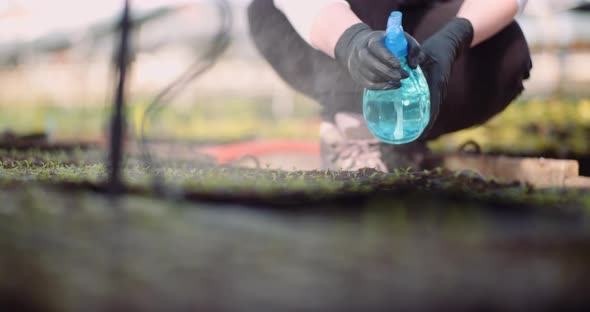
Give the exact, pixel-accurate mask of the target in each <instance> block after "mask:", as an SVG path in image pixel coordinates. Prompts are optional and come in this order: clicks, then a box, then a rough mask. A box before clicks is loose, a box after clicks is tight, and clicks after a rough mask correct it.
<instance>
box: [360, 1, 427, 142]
mask: <svg viewBox="0 0 590 312" xmlns="http://www.w3.org/2000/svg"><path fill="white" fill-rule="evenodd" d="M385 46H386V47H387V48H388V49H389V50H390V51H391V53H393V54H394V55H395V56H396V57H397V58H399V60H400V61H401V63H402V67H403V69H404V70H406V71H407V72H408V73H409V74H410V77H408V78H406V79H403V80H402V81H401V83H402V87H401V88H399V89H396V90H381V91H378V90H365V93H364V97H363V115H364V117H365V120H366V121H367V126H368V128H369V130H370V131H371V133H373V135H374V136H375V137H376V138H378V139H379V140H381V141H383V142H385V143H389V144H405V143H410V142H412V141H414V140H416V139H418V138H419V137H420V135H421V134H422V132H424V129H426V126H428V122H429V121H430V90H429V89H428V83H427V82H426V78H425V77H424V74H423V73H422V70H421V69H420V67H417V68H416V69H411V68H410V67H409V66H408V64H407V63H406V56H407V55H408V42H407V40H406V38H405V36H404V30H403V28H402V13H401V12H397V11H396V12H393V13H391V16H390V17H389V21H388V22H387V34H386V37H385Z"/></svg>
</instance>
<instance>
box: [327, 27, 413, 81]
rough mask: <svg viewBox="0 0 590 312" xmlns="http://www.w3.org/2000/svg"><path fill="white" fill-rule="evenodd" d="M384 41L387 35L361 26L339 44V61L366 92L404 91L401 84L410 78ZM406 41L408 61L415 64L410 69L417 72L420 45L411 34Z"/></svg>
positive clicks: (353, 29) (337, 46) (344, 36)
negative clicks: (400, 89)
mask: <svg viewBox="0 0 590 312" xmlns="http://www.w3.org/2000/svg"><path fill="white" fill-rule="evenodd" d="M384 39H385V32H384V31H373V30H372V29H371V28H370V27H369V26H368V25H366V24H363V23H359V24H356V25H353V26H351V27H350V28H348V29H347V30H346V31H345V32H344V33H343V34H342V36H341V37H340V39H338V42H337V43H336V48H335V50H334V52H335V56H336V61H338V63H340V64H341V65H342V66H343V67H345V68H346V69H347V70H348V72H349V73H350V75H351V76H352V79H353V80H354V81H355V82H356V83H358V84H360V85H361V86H363V87H364V88H367V89H370V90H389V89H398V88H400V87H401V82H400V80H402V79H404V78H407V77H409V73H408V72H406V71H405V70H403V69H402V67H401V63H400V61H399V59H398V58H397V57H395V56H394V55H393V54H392V53H391V52H390V51H389V50H388V49H387V48H386V47H385V42H384ZM406 39H407V40H408V59H412V60H415V61H414V62H413V63H411V64H410V62H408V65H410V67H412V66H413V67H412V68H416V65H417V64H418V61H417V60H418V57H419V54H420V45H419V44H418V42H417V41H416V39H414V38H413V37H412V36H410V35H408V34H407V33H406Z"/></svg>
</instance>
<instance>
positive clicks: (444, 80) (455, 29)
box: [408, 18, 473, 139]
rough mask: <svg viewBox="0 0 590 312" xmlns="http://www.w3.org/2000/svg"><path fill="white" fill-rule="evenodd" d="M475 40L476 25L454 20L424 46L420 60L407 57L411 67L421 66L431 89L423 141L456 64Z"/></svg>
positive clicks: (424, 43)
mask: <svg viewBox="0 0 590 312" xmlns="http://www.w3.org/2000/svg"><path fill="white" fill-rule="evenodd" d="M472 41H473V25H471V22H470V21H469V20H467V19H464V18H453V19H452V20H451V21H449V22H448V23H447V24H446V25H445V26H444V27H443V28H442V29H441V30H439V31H438V32H436V33H435V34H434V35H432V36H431V37H430V38H428V39H426V41H424V42H423V43H422V49H421V52H420V54H419V56H418V57H417V58H413V57H412V58H410V57H409V56H408V64H410V63H412V64H415V63H419V64H420V67H421V68H422V70H423V71H424V75H425V76H426V80H427V81H428V87H429V88H430V105H431V108H430V109H431V112H430V123H429V124H428V127H427V128H426V130H425V131H424V133H423V135H422V137H421V139H424V138H425V137H426V136H427V135H428V132H429V131H430V130H431V129H432V127H433V125H434V124H435V122H436V119H437V117H438V113H439V111H440V105H441V103H442V102H443V101H444V100H445V97H446V93H447V85H448V83H449V79H450V77H451V70H452V68H453V64H454V63H455V61H456V60H457V59H458V58H459V56H460V55H461V52H463V51H464V50H466V49H468V48H469V47H470V46H471V42H472Z"/></svg>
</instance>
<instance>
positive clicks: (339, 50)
mask: <svg viewBox="0 0 590 312" xmlns="http://www.w3.org/2000/svg"><path fill="white" fill-rule="evenodd" d="M370 31H371V27H369V25H367V24H364V23H358V24H354V25H352V26H350V27H349V28H348V29H347V30H345V31H344V33H343V34H342V36H340V38H339V39H338V42H336V47H335V48H334V56H335V59H336V61H337V62H339V63H341V64H342V63H344V64H346V62H348V57H349V55H348V54H349V53H350V52H351V51H352V49H351V48H350V45H351V44H352V43H353V41H354V38H355V37H356V36H358V35H359V34H363V33H366V32H370Z"/></svg>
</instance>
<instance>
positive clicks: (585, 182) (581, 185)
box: [565, 177, 590, 189]
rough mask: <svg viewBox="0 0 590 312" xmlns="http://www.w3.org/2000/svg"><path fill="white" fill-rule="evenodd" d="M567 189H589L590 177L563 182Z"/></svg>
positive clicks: (568, 179) (569, 179) (574, 178)
mask: <svg viewBox="0 0 590 312" xmlns="http://www.w3.org/2000/svg"><path fill="white" fill-rule="evenodd" d="M565 186H566V187H568V188H578V189H590V177H573V178H567V179H566V180H565Z"/></svg>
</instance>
